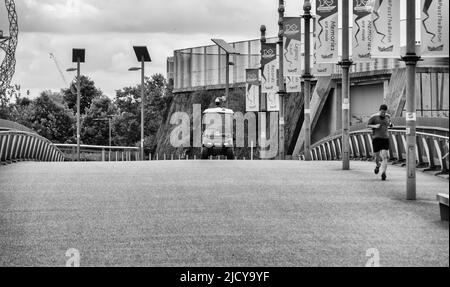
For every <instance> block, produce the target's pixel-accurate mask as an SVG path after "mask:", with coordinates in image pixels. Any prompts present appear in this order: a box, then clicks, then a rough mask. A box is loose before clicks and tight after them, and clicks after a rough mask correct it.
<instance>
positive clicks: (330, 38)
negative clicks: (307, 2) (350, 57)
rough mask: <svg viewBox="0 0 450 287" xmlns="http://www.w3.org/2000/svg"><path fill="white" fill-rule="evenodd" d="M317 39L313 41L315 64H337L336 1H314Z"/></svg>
mask: <svg viewBox="0 0 450 287" xmlns="http://www.w3.org/2000/svg"><path fill="white" fill-rule="evenodd" d="M316 15H317V16H316V19H317V29H318V30H317V37H316V38H315V41H314V53H315V54H316V56H315V58H316V63H337V62H338V61H339V58H338V57H339V55H338V49H339V46H338V42H339V41H338V35H339V34H338V33H339V30H338V0H316Z"/></svg>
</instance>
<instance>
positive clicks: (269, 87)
mask: <svg viewBox="0 0 450 287" xmlns="http://www.w3.org/2000/svg"><path fill="white" fill-rule="evenodd" d="M261 51H262V54H261V68H262V69H261V70H262V75H261V87H262V92H263V93H270V92H278V85H277V69H278V61H277V44H276V43H269V44H268V43H265V44H263V45H262V47H261Z"/></svg>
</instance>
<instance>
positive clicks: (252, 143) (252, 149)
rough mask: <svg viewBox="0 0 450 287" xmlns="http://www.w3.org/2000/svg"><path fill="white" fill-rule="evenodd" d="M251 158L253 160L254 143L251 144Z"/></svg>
mask: <svg viewBox="0 0 450 287" xmlns="http://www.w3.org/2000/svg"><path fill="white" fill-rule="evenodd" d="M250 158H251V160H253V141H252V142H251V147H250Z"/></svg>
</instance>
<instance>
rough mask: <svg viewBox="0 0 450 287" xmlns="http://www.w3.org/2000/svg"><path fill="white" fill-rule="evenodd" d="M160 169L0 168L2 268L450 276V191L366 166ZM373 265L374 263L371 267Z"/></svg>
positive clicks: (156, 165) (236, 164) (172, 165)
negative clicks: (410, 195)
mask: <svg viewBox="0 0 450 287" xmlns="http://www.w3.org/2000/svg"><path fill="white" fill-rule="evenodd" d="M351 167H352V170H350V171H345V172H344V171H342V170H341V163H340V162H299V161H253V162H251V161H165V162H164V161H159V162H128V163H34V162H30V163H17V164H12V165H8V166H0V266H65V264H66V260H67V259H68V258H67V257H66V256H65V252H66V250H68V249H69V248H76V249H77V250H79V252H80V263H81V266H361V267H363V266H365V265H366V262H367V261H368V260H371V259H370V258H369V257H367V256H366V251H367V250H368V249H376V250H377V252H378V255H379V263H380V265H381V266H447V267H448V266H449V224H448V222H441V221H440V216H439V207H438V204H437V202H436V199H435V198H436V194H437V193H439V192H447V193H448V187H449V181H448V180H446V179H442V178H438V177H434V176H431V175H427V174H422V173H418V175H417V176H418V177H417V191H418V200H417V201H406V200H405V193H406V191H405V184H406V179H405V177H406V175H405V169H404V168H400V167H394V166H390V167H389V173H388V180H387V181H386V182H382V181H381V180H380V179H379V177H378V176H375V175H374V174H373V168H374V164H373V163H367V162H352V163H351ZM372 260H376V258H373V259H372Z"/></svg>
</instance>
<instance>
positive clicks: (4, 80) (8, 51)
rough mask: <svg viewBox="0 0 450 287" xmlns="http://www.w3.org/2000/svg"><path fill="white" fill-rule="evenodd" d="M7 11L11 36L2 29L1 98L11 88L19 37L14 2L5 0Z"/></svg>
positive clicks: (0, 36) (0, 46)
mask: <svg viewBox="0 0 450 287" xmlns="http://www.w3.org/2000/svg"><path fill="white" fill-rule="evenodd" d="M5 6H6V11H7V12H8V21H9V35H6V34H5V33H4V32H3V31H2V30H1V29H0V49H1V50H3V51H4V52H5V58H4V59H3V60H2V64H1V66H0V96H2V95H5V94H6V90H7V89H8V87H9V86H10V83H11V80H12V77H13V75H14V71H15V67H16V57H15V54H16V47H17V41H18V40H17V37H18V35H19V26H18V25H17V13H16V5H15V3H14V0H5Z"/></svg>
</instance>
